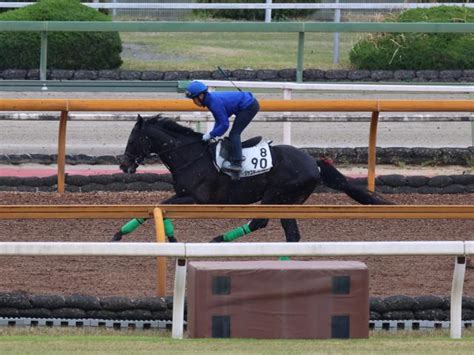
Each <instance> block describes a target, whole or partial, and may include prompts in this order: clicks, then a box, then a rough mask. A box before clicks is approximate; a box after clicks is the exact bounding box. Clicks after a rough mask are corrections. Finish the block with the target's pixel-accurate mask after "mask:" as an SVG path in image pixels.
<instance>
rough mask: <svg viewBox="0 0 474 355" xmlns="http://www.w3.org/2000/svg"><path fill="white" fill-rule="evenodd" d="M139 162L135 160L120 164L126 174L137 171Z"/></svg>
mask: <svg viewBox="0 0 474 355" xmlns="http://www.w3.org/2000/svg"><path fill="white" fill-rule="evenodd" d="M137 168H138V164H136V163H135V162H130V163H127V162H123V163H122V164H120V170H122V171H123V172H124V173H125V174H134V173H135V172H136V171H137Z"/></svg>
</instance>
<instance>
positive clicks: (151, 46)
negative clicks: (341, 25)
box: [121, 33, 360, 70]
mask: <svg viewBox="0 0 474 355" xmlns="http://www.w3.org/2000/svg"><path fill="white" fill-rule="evenodd" d="M359 36H360V34H352V33H343V34H341V45H340V53H341V55H340V58H341V60H340V63H339V64H333V63H332V61H333V57H332V46H333V42H332V41H333V34H332V33H307V34H306V35H305V49H304V67H305V68H318V69H340V68H348V67H349V66H350V65H349V59H348V53H349V50H350V49H351V48H352V45H353V43H354V42H355V41H356V40H357V38H358V37H359ZM121 38H122V42H123V45H124V52H123V53H122V59H123V61H124V63H123V64H122V67H121V69H124V70H196V68H199V70H215V69H216V67H217V66H218V65H219V66H222V67H223V68H226V69H244V68H251V69H285V68H293V69H294V68H296V58H297V49H298V34H297V33H194V34H191V33H121Z"/></svg>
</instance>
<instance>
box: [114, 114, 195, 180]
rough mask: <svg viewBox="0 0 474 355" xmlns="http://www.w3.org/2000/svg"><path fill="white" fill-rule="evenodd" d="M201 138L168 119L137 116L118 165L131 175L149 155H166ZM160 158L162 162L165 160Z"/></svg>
mask: <svg viewBox="0 0 474 355" xmlns="http://www.w3.org/2000/svg"><path fill="white" fill-rule="evenodd" d="M201 138H202V134H201V133H197V132H194V131H193V130H192V129H190V128H187V127H183V126H180V125H179V124H177V123H176V122H174V121H172V120H171V119H169V118H163V117H161V116H159V115H158V116H156V117H153V118H150V119H144V118H143V117H142V116H140V115H138V117H137V122H136V123H135V126H134V127H133V129H132V132H131V133H130V136H129V137H128V142H127V147H126V148H125V154H124V156H125V157H124V159H123V161H122V163H121V164H120V169H121V170H122V171H123V172H124V173H129V174H133V173H135V172H136V170H137V168H138V166H139V165H141V164H143V162H144V160H145V158H146V157H147V156H148V155H150V154H151V153H157V154H162V155H166V153H171V152H173V151H176V150H178V149H179V147H180V146H184V145H188V144H189V143H190V142H191V143H193V142H200V141H201ZM160 157H161V159H162V160H163V158H166V157H165V156H160Z"/></svg>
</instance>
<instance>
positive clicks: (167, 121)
mask: <svg viewBox="0 0 474 355" xmlns="http://www.w3.org/2000/svg"><path fill="white" fill-rule="evenodd" d="M146 122H147V123H149V124H152V125H154V126H155V127H159V128H160V129H163V130H165V131H168V132H174V133H177V134H179V135H183V136H196V137H201V136H202V133H199V132H195V131H194V130H192V129H191V128H189V127H185V126H181V125H180V124H178V123H176V122H175V121H173V119H171V118H169V117H163V116H162V115H161V114H159V115H156V116H154V117H151V118H149V119H147V121H146Z"/></svg>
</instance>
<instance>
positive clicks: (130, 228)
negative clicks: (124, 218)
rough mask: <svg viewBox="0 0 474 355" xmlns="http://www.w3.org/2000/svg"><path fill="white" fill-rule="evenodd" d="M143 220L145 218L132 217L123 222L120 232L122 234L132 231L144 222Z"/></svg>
mask: <svg viewBox="0 0 474 355" xmlns="http://www.w3.org/2000/svg"><path fill="white" fill-rule="evenodd" d="M145 221H146V219H145V218H134V219H132V220H131V221H130V222H128V223H126V224H124V225H123V227H122V228H120V232H121V233H122V235H125V234H128V233H132V232H133V231H134V230H135V229H137V228H138V227H140V226H141V225H142V224H143V223H145Z"/></svg>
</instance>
